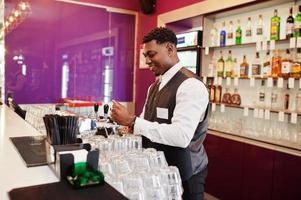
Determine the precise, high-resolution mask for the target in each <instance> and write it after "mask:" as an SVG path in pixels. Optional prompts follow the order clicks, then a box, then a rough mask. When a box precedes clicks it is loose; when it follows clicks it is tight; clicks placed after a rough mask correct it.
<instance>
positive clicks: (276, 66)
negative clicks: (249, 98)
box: [272, 49, 281, 78]
mask: <svg viewBox="0 0 301 200" xmlns="http://www.w3.org/2000/svg"><path fill="white" fill-rule="evenodd" d="M280 72H281V56H279V50H278V49H276V50H275V52H274V56H273V58H272V77H274V78H275V77H278V76H279V75H280Z"/></svg>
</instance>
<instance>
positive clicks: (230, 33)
mask: <svg viewBox="0 0 301 200" xmlns="http://www.w3.org/2000/svg"><path fill="white" fill-rule="evenodd" d="M233 44H234V41H233V22H232V21H230V23H229V29H228V32H227V45H233Z"/></svg>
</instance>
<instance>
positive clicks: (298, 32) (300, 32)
mask: <svg viewBox="0 0 301 200" xmlns="http://www.w3.org/2000/svg"><path fill="white" fill-rule="evenodd" d="M295 36H296V37H301V5H299V12H298V14H297V15H296V17H295Z"/></svg>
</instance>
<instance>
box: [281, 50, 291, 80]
mask: <svg viewBox="0 0 301 200" xmlns="http://www.w3.org/2000/svg"><path fill="white" fill-rule="evenodd" d="M291 68H292V57H291V53H290V50H289V49H287V50H286V54H285V56H284V58H283V59H282V62H281V74H280V76H281V77H283V78H288V77H289V76H290V73H291Z"/></svg>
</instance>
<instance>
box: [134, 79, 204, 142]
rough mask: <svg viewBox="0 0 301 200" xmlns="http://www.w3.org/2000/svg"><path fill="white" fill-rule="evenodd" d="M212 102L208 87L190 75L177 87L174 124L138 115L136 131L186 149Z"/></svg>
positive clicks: (158, 140)
mask: <svg viewBox="0 0 301 200" xmlns="http://www.w3.org/2000/svg"><path fill="white" fill-rule="evenodd" d="M208 102H209V95H208V91H207V88H206V86H205V85H204V84H203V83H202V82H201V81H199V80H197V79H195V78H189V79H187V80H185V81H184V82H183V83H182V84H181V85H180V86H179V88H178V90H177V94H176V106H175V109H174V113H173V117H172V119H171V124H165V123H162V124H159V123H158V122H150V121H147V120H145V119H143V116H144V115H143V116H140V117H139V118H138V117H137V118H136V121H135V126H134V134H140V135H143V136H145V137H147V138H148V139H150V140H151V141H152V142H156V143H161V144H165V145H170V146H176V147H182V148H185V147H187V146H188V145H189V143H190V141H191V139H192V137H193V135H194V132H195V130H196V128H197V125H198V123H199V122H200V121H202V120H203V118H204V115H205V112H206V109H207V106H208ZM143 113H144V108H143Z"/></svg>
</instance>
